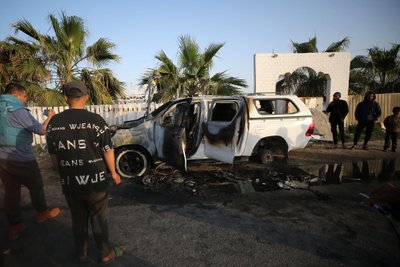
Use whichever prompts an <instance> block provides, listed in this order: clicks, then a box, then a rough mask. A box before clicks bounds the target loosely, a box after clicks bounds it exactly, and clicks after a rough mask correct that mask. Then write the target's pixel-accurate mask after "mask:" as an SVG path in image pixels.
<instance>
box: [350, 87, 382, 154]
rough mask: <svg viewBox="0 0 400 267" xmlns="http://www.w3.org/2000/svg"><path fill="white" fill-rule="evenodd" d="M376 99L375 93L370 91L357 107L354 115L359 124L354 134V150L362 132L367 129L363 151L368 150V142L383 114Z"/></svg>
mask: <svg viewBox="0 0 400 267" xmlns="http://www.w3.org/2000/svg"><path fill="white" fill-rule="evenodd" d="M375 99H376V95H375V93H374V91H368V92H367V93H366V94H365V97H364V100H363V101H361V102H360V103H358V105H357V107H356V111H355V114H354V115H355V117H356V120H357V122H358V123H357V127H356V132H355V134H354V142H353V146H352V147H351V148H352V149H353V148H355V147H356V146H357V142H358V139H360V136H361V133H362V131H363V130H364V128H366V130H365V138H364V145H363V149H365V150H368V141H369V139H370V138H371V134H372V131H373V130H374V125H375V122H376V121H377V120H378V118H379V117H380V116H381V114H382V110H381V106H380V105H379V103H378V102H376V101H375Z"/></svg>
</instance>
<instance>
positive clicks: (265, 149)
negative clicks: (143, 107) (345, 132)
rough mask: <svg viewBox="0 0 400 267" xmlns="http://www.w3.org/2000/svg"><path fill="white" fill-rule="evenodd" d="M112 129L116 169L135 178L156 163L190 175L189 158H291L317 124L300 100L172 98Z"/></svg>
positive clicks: (282, 97) (258, 96) (255, 96)
mask: <svg viewBox="0 0 400 267" xmlns="http://www.w3.org/2000/svg"><path fill="white" fill-rule="evenodd" d="M112 128H114V131H113V136H112V141H113V144H114V148H115V150H116V167H117V171H118V173H119V174H120V175H121V177H125V178H133V177H136V176H142V175H143V174H144V173H145V172H146V170H147V169H149V168H151V167H152V166H153V163H154V162H156V161H163V162H166V163H168V164H169V165H172V166H173V167H175V168H177V169H179V170H183V171H186V169H187V160H200V159H207V158H211V159H215V160H219V161H222V162H226V163H233V162H234V160H235V159H237V158H243V157H246V158H250V157H252V156H254V158H258V159H259V160H261V162H263V163H268V162H271V161H273V160H274V157H276V156H278V155H282V156H283V158H284V159H287V157H288V151H290V150H292V149H297V148H304V147H305V146H306V145H307V143H308V141H309V140H310V138H311V134H312V133H313V130H314V124H313V120H312V115H311V112H310V110H309V109H308V108H307V106H306V105H305V104H304V103H303V102H302V101H301V100H300V99H299V98H298V97H297V96H294V95H264V94H251V95H245V96H226V97H221V96H202V97H194V98H183V99H178V100H173V101H170V102H167V103H165V104H163V105H162V106H161V107H159V108H158V109H156V110H155V111H153V112H152V113H150V114H146V115H145V116H144V117H142V118H140V119H137V120H132V121H125V122H124V123H123V124H122V125H118V126H114V127H112Z"/></svg>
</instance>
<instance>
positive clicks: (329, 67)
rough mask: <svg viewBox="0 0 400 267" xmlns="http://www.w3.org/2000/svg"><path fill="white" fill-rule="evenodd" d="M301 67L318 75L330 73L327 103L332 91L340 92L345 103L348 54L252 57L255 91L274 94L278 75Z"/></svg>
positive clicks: (348, 65) (348, 64)
mask: <svg viewBox="0 0 400 267" xmlns="http://www.w3.org/2000/svg"><path fill="white" fill-rule="evenodd" d="M300 67H310V68H312V69H314V70H315V71H316V72H317V73H318V72H323V73H325V74H329V76H330V78H331V80H330V81H328V85H327V94H326V103H329V102H330V101H331V99H332V95H333V93H334V92H341V94H342V99H344V100H347V96H348V88H349V72H350V53H348V52H335V53H306V54H297V53H290V54H276V53H273V54H255V55H254V80H255V81H254V85H255V86H254V92H255V93H258V92H269V93H275V84H276V82H277V81H278V79H279V76H280V75H283V74H285V73H287V72H290V73H291V72H293V71H295V70H296V69H298V68H300Z"/></svg>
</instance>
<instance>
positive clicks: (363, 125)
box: [354, 121, 375, 146]
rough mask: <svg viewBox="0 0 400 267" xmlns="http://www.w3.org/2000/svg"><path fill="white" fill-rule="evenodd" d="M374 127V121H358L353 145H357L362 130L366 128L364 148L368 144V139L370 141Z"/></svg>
mask: <svg viewBox="0 0 400 267" xmlns="http://www.w3.org/2000/svg"><path fill="white" fill-rule="evenodd" d="M374 126H375V121H359V122H358V123H357V127H356V132H355V134H354V145H357V143H358V140H359V139H360V136H361V133H362V131H363V130H364V128H366V130H365V137H364V146H366V145H367V144H368V141H369V139H371V135H372V131H373V130H374Z"/></svg>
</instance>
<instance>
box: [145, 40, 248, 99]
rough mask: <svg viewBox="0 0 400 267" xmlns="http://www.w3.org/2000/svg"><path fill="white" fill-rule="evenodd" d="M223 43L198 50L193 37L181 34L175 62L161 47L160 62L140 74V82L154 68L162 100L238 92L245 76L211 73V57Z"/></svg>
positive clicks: (243, 85)
mask: <svg viewBox="0 0 400 267" xmlns="http://www.w3.org/2000/svg"><path fill="white" fill-rule="evenodd" d="M223 46H224V44H223V43H213V44H210V45H209V46H208V47H206V49H205V50H204V52H201V51H200V48H199V46H198V44H197V43H196V42H195V40H194V39H193V38H191V37H190V36H181V37H179V51H178V62H177V64H174V63H173V61H172V60H171V59H170V58H169V57H168V56H167V55H166V53H165V52H164V51H161V52H160V53H158V54H157V55H156V56H155V58H156V59H157V60H158V61H159V63H160V64H159V67H158V68H156V69H150V70H149V71H148V72H146V73H145V74H144V75H143V76H142V78H141V81H140V85H146V84H148V82H149V77H150V75H151V73H153V71H155V70H157V71H158V72H159V73H160V75H161V77H160V79H158V80H157V83H156V87H157V89H158V97H159V98H160V99H161V100H162V101H166V100H169V99H172V98H177V97H182V96H189V97H190V96H195V95H198V94H214V95H233V94H240V93H241V88H246V87H247V84H246V82H245V80H243V79H240V78H236V77H231V76H229V75H228V74H226V72H219V73H216V74H214V75H212V76H211V74H210V72H211V68H212V66H213V59H214V57H216V56H217V54H218V52H219V50H220V49H221V48H222V47H223Z"/></svg>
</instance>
